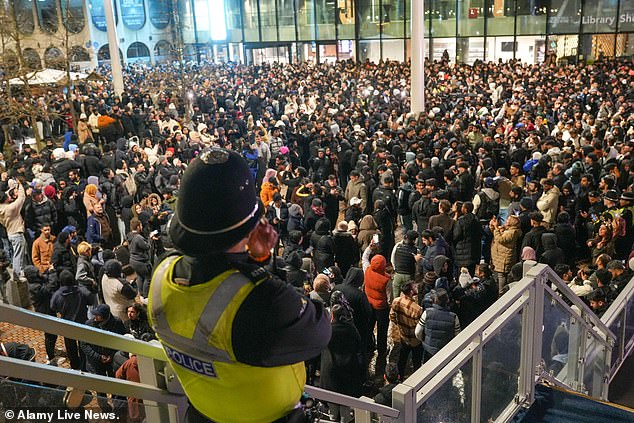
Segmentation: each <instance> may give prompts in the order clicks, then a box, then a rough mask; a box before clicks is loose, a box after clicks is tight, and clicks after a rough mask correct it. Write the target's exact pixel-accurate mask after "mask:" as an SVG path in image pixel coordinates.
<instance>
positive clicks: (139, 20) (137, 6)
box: [119, 0, 145, 31]
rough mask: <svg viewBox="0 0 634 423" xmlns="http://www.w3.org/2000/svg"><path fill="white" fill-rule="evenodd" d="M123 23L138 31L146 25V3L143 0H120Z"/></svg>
mask: <svg viewBox="0 0 634 423" xmlns="http://www.w3.org/2000/svg"><path fill="white" fill-rule="evenodd" d="M119 5H120V6H121V19H122V20H123V24H124V25H125V26H126V27H128V28H129V29H132V30H134V31H137V30H139V29H141V28H143V25H145V5H144V4H143V0H119Z"/></svg>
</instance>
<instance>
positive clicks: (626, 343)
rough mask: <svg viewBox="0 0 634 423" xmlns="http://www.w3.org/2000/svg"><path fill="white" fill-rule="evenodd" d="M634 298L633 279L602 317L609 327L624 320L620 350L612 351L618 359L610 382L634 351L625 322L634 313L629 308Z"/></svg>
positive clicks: (620, 336) (619, 338) (619, 336)
mask: <svg viewBox="0 0 634 423" xmlns="http://www.w3.org/2000/svg"><path fill="white" fill-rule="evenodd" d="M632 297H634V277H632V279H631V280H630V282H629V283H628V284H627V285H626V286H625V288H623V291H621V293H620V294H619V296H618V297H617V298H616V299H615V300H614V301H613V302H612V304H611V305H610V307H608V309H607V310H606V312H605V313H604V314H603V317H601V321H602V322H604V323H605V324H606V326H608V327H611V326H612V325H613V324H615V323H617V322H618V320H619V319H621V318H622V319H623V320H622V321H621V322H620V323H621V324H622V325H621V327H620V328H619V333H618V334H616V335H617V339H618V341H619V342H618V347H619V348H618V349H617V351H614V350H613V351H612V354H616V355H617V358H616V361H615V363H614V366H610V374H609V375H608V379H609V381H610V382H611V381H612V379H613V378H614V376H616V374H617V373H618V372H619V371H620V369H621V366H622V365H623V363H624V362H625V359H626V358H627V357H628V356H629V355H630V354H631V353H632V351H633V350H634V342H631V341H632V337H630V338H629V339H625V333H626V332H625V322H627V320H628V316H629V313H634V309H628V308H627V305H628V303H629V301H630V300H631V299H632ZM633 337H634V335H633Z"/></svg>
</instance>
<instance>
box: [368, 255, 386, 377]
mask: <svg viewBox="0 0 634 423" xmlns="http://www.w3.org/2000/svg"><path fill="white" fill-rule="evenodd" d="M386 264H387V262H386V260H385V257H383V256H382V255H380V254H377V255H375V256H374V257H372V259H371V260H370V266H369V267H368V268H367V269H366V271H365V274H364V290H365V295H366V296H367V297H368V302H369V303H370V306H372V317H371V320H370V330H371V331H373V330H374V325H375V324H376V326H377V336H376V344H377V345H376V346H377V351H378V353H379V357H378V358H377V367H376V368H377V370H376V373H377V374H381V373H382V372H383V370H380V368H381V367H382V366H385V360H386V358H387V329H388V326H389V315H390V305H389V303H388V300H387V284H388V282H389V281H390V276H389V275H388V274H387V273H385V266H386ZM379 370H380V371H379Z"/></svg>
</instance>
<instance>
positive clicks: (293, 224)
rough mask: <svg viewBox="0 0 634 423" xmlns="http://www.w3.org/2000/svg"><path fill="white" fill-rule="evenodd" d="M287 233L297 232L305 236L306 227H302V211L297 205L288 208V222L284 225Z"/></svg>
mask: <svg viewBox="0 0 634 423" xmlns="http://www.w3.org/2000/svg"><path fill="white" fill-rule="evenodd" d="M286 229H287V230H288V233H289V234H290V233H291V232H299V233H301V234H302V235H305V234H306V226H305V225H304V210H303V209H302V207H301V206H300V205H298V204H291V205H290V206H288V222H287V224H286Z"/></svg>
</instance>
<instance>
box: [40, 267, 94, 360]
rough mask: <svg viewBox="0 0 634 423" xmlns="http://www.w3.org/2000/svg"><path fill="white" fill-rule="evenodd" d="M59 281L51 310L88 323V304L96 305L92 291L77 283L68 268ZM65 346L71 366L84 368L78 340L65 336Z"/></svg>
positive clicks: (70, 318)
mask: <svg viewBox="0 0 634 423" xmlns="http://www.w3.org/2000/svg"><path fill="white" fill-rule="evenodd" d="M59 283H60V287H59V288H58V289H57V291H55V293H54V294H53V296H52V297H51V312H53V313H56V314H57V315H58V316H59V317H61V318H62V319H65V320H70V321H71V322H75V323H82V324H83V323H86V320H87V318H88V317H87V312H88V306H90V305H94V304H93V300H94V299H93V296H92V294H91V293H90V291H88V290H87V289H86V288H85V287H84V286H79V285H77V282H76V281H75V278H74V277H73V274H72V273H71V272H69V271H68V270H62V271H61V272H60V274H59ZM64 346H65V347H66V355H67V357H68V361H69V362H70V367H71V368H72V369H75V370H80V369H84V367H85V366H84V363H83V355H82V354H81V351H80V349H79V343H78V341H76V340H74V339H70V338H67V337H64Z"/></svg>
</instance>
